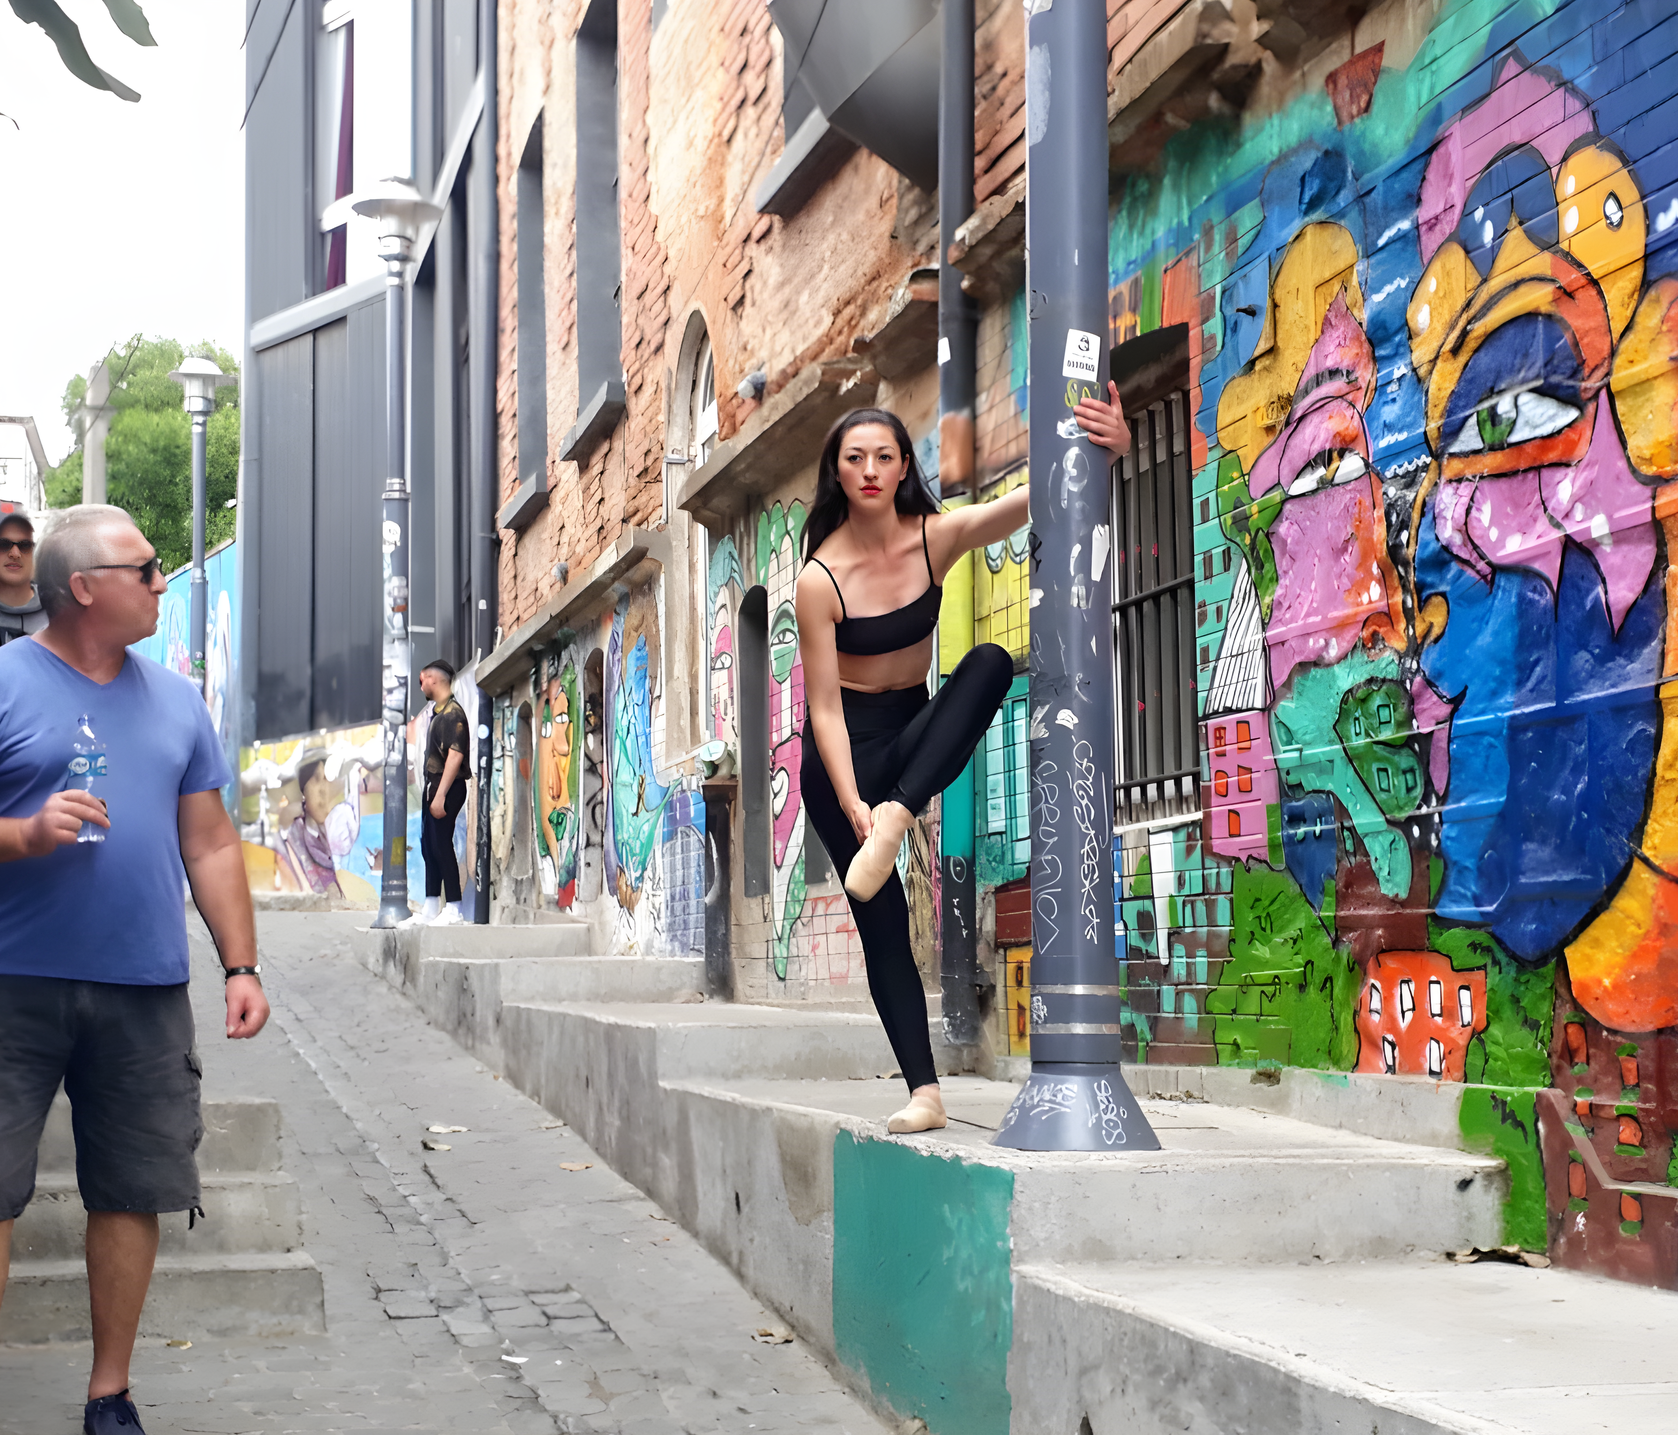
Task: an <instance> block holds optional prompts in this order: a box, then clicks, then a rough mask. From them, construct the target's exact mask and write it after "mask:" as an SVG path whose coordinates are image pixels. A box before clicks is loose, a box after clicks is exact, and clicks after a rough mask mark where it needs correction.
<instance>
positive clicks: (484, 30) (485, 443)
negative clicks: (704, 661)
mask: <svg viewBox="0 0 1678 1435" xmlns="http://www.w3.org/2000/svg"><path fill="white" fill-rule="evenodd" d="M498 53H499V52H498V49H497V40H496V7H495V6H494V5H493V4H484V5H480V6H479V7H478V71H479V73H480V74H481V75H482V77H483V89H484V112H483V116H482V118H481V119H479V121H478V129H477V133H476V134H474V135H473V137H472V176H471V197H470V199H469V201H468V204H467V210H466V224H467V245H468V249H469V252H470V254H471V261H470V263H471V268H470V270H469V272H468V276H467V290H466V292H467V308H468V313H469V315H470V320H469V322H470V325H471V328H470V335H471V337H470V341H469V342H470V353H471V369H472V372H471V380H472V393H471V398H470V401H469V421H470V428H469V430H468V432H469V433H470V435H471V443H472V459H471V465H472V469H471V490H470V492H471V498H470V502H469V505H468V507H469V510H470V511H469V513H468V515H467V516H468V517H469V518H470V520H471V524H472V556H471V588H470V590H469V591H470V592H471V595H472V634H471V641H472V646H473V648H474V650H475V651H474V658H475V660H476V661H477V662H478V663H482V662H483V661H484V660H485V659H486V658H488V657H489V655H490V652H491V651H492V650H493V649H494V647H495V620H496V614H497V607H498V604H497V597H498V594H497V581H498V577H499V573H498V569H499V565H498V564H497V562H496V550H497V548H498V547H499V544H498V541H497V533H496V527H495V509H496V500H497V499H498V497H499V496H500V495H499V485H500V478H501V475H500V467H499V465H498V463H497V462H496V459H497V455H498V452H499V444H498V442H497V439H498V435H497V432H496V424H497V417H496V408H495V370H496V362H497V352H496V350H497V344H498V339H499V335H500V326H499V324H498V323H497V317H498V315H497V309H498V304H499V297H500V285H499V268H498V265H499V256H500V243H501V241H500V213H499V208H498V195H499V188H498V186H497V183H496V150H497V145H496V133H497V124H498V122H499V115H498V112H497V109H496V84H495V78H496V57H497V54H498ZM493 714H494V704H493V700H492V699H491V697H490V695H489V694H488V693H487V692H485V691H484V689H483V687H482V686H481V685H480V686H479V688H478V711H477V713H476V714H475V718H474V720H475V722H476V732H477V738H478V757H477V764H476V769H475V770H476V772H477V777H478V802H477V807H476V812H477V819H478V820H477V831H476V832H475V833H473V836H472V853H473V856H472V885H473V887H474V889H475V890H476V893H477V897H476V900H475V902H474V904H473V908H472V919H473V921H474V922H478V923H484V922H488V921H489V897H490V872H489V818H490V812H489V788H490V782H489V769H490V764H491V763H492V762H493V761H494V760H495V759H494V749H493V744H492V742H491V737H490V728H491V725H492V723H493V721H494V717H493Z"/></svg>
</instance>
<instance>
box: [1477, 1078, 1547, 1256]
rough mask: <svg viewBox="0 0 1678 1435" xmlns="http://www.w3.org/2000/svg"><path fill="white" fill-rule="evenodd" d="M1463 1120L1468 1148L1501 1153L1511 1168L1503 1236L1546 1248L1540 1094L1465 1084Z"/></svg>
mask: <svg viewBox="0 0 1678 1435" xmlns="http://www.w3.org/2000/svg"><path fill="white" fill-rule="evenodd" d="M1457 1124H1458V1127H1459V1129H1460V1130H1461V1131H1462V1142H1463V1146H1464V1148H1465V1149H1467V1150H1470V1151H1480V1152H1483V1153H1485V1154H1486V1155H1489V1156H1496V1157H1498V1158H1499V1159H1500V1160H1502V1161H1503V1162H1504V1163H1505V1164H1506V1165H1507V1166H1508V1167H1509V1194H1508V1196H1506V1197H1505V1198H1504V1201H1503V1239H1504V1241H1505V1243H1507V1244H1509V1245H1516V1246H1521V1247H1523V1248H1524V1249H1526V1250H1529V1251H1541V1250H1543V1249H1544V1248H1545V1245H1546V1243H1547V1242H1548V1239H1549V1220H1548V1217H1547V1215H1546V1211H1545V1205H1544V1158H1543V1155H1542V1154H1541V1153H1540V1151H1539V1149H1538V1097H1537V1094H1536V1093H1535V1092H1533V1091H1531V1090H1521V1089H1514V1088H1509V1087H1501V1088H1500V1087H1496V1086H1468V1087H1464V1088H1463V1093H1462V1105H1461V1107H1460V1108H1458V1113H1457Z"/></svg>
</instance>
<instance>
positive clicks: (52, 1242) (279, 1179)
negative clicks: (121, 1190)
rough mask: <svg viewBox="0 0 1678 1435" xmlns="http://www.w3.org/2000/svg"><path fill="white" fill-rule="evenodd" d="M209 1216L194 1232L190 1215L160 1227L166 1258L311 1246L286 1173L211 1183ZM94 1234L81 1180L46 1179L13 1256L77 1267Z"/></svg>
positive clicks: (174, 1215)
mask: <svg viewBox="0 0 1678 1435" xmlns="http://www.w3.org/2000/svg"><path fill="white" fill-rule="evenodd" d="M203 1204H204V1215H203V1216H202V1217H201V1218H200V1219H199V1220H198V1221H197V1222H195V1223H193V1224H192V1225H191V1226H189V1224H188V1219H187V1213H186V1212H185V1211H172V1212H169V1213H167V1214H165V1215H163V1216H161V1217H160V1218H159V1220H158V1225H159V1226H160V1227H161V1232H160V1236H161V1243H160V1245H159V1250H160V1251H161V1252H162V1253H163V1254H164V1255H178V1256H181V1257H183V1258H186V1259H192V1258H195V1257H197V1256H200V1255H217V1256H235V1255H238V1254H240V1253H242V1252H243V1253H247V1254H251V1255H255V1254H258V1253H264V1252H269V1253H271V1252H275V1251H296V1250H299V1249H301V1248H302V1245H303V1211H302V1205H301V1202H300V1200H299V1197H298V1192H297V1182H296V1181H295V1180H294V1179H293V1178H292V1177H290V1176H287V1175H285V1174H284V1173H282V1172H279V1171H264V1172H261V1173H259V1174H250V1175H243V1176H206V1177H204V1178H203ZM86 1232H87V1212H86V1210H84V1209H83V1207H82V1200H81V1194H80V1192H78V1191H77V1189H76V1178H75V1176H74V1175H72V1174H69V1173H55V1174H52V1175H43V1176H41V1177H40V1179H39V1180H38V1181H37V1182H36V1186H35V1195H34V1197H33V1199H32V1200H31V1201H30V1202H29V1204H28V1206H26V1207H25V1208H24V1212H23V1214H22V1215H21V1216H19V1217H18V1220H17V1226H16V1228H15V1229H14V1230H13V1232H12V1254H13V1255H14V1257H16V1258H17V1259H19V1260H27V1261H76V1260H79V1259H80V1258H81V1255H82V1249H83V1240H84V1237H85V1235H86Z"/></svg>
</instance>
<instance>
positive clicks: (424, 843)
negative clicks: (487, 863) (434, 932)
mask: <svg viewBox="0 0 1678 1435" xmlns="http://www.w3.org/2000/svg"><path fill="white" fill-rule="evenodd" d="M441 781H442V779H441V778H438V777H427V778H426V780H425V794H424V797H423V799H422V800H423V802H424V804H425V805H424V807H422V808H421V810H420V856H422V857H423V858H425V895H426V896H427V897H441V898H442V899H443V900H444V901H445V902H458V901H459V900H460V864H459V863H458V862H456V861H455V856H454V820H455V818H457V817H458V816H460V809H461V808H463V807H464V806H466V779H465V778H464V777H461V776H459V775H458V774H457V775H456V777H455V780H454V783H453V784H452V785H451V786H450V788H449V790H448V791H447V792H446V793H445V794H444V795H443V813H444V815H443V816H442V817H433V816H432V815H431V800H432V799H433V798H434V797H436V795H437V784H438V783H439V782H441Z"/></svg>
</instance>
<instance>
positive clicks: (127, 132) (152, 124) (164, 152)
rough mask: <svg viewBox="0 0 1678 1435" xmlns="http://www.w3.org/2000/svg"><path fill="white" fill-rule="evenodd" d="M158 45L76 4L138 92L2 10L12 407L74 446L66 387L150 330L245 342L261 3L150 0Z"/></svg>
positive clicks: (105, 58)
mask: <svg viewBox="0 0 1678 1435" xmlns="http://www.w3.org/2000/svg"><path fill="white" fill-rule="evenodd" d="M140 2H141V7H142V8H143V9H144V10H145V12H146V18H147V19H148V20H149V21H150V22H151V29H152V34H153V35H154V36H155V37H156V38H157V46H156V48H155V49H142V48H140V47H139V46H138V45H135V44H134V43H133V42H132V41H131V40H129V39H127V38H126V37H125V36H124V35H122V34H121V33H120V32H119V31H118V30H117V28H116V27H115V26H114V25H112V24H111V22H110V19H109V17H108V16H107V14H106V11H105V7H104V6H103V5H102V4H100V3H99V0H60V3H61V4H62V5H63V8H64V9H65V11H66V12H67V13H68V14H69V15H70V16H71V18H73V19H74V20H75V21H76V22H77V24H79V25H80V26H81V30H82V37H83V39H84V40H85V41H86V42H87V47H88V50H89V51H90V53H91V54H92V56H93V60H94V63H95V64H97V65H99V66H100V67H101V68H103V69H104V70H106V71H108V72H109V73H111V74H113V75H115V76H116V77H117V78H118V79H119V80H122V81H123V82H124V83H125V84H127V85H129V86H130V87H131V88H133V89H136V90H138V91H139V92H140V102H139V103H138V104H128V103H126V102H124V101H122V100H118V99H117V98H115V97H114V96H113V95H110V94H108V93H106V92H105V91H103V90H93V89H89V88H88V87H87V86H86V85H84V84H82V82H81V81H80V80H77V79H75V78H74V77H73V76H72V75H71V74H70V73H69V71H67V70H66V69H65V68H64V67H63V65H61V64H60V63H59V60H58V52H57V50H56V49H55V48H54V47H53V44H52V42H51V41H50V40H49V39H48V38H47V37H46V35H45V34H44V33H43V32H42V31H41V30H40V29H39V28H37V27H36V26H34V25H24V24H23V23H22V22H21V21H20V20H18V19H17V17H16V16H14V15H13V14H12V11H11V7H10V6H9V5H0V113H4V114H6V115H8V116H10V117H11V119H12V120H15V121H16V122H17V126H18V127H17V128H16V129H14V128H13V127H12V125H11V124H10V123H9V122H8V121H6V120H0V413H8V414H30V413H32V414H34V416H35V422H36V424H37V425H38V426H39V428H40V431H41V441H42V444H43V445H44V446H45V448H46V452H47V461H48V462H49V463H58V462H60V461H61V460H62V459H63V457H64V455H65V453H66V452H67V451H68V450H69V447H70V431H69V429H68V428H66V427H65V425H64V419H63V414H62V412H61V410H60V408H59V404H60V401H61V399H62V397H63V394H64V385H65V383H66V382H67V381H68V380H69V378H70V376H71V375H72V374H73V373H78V372H79V373H85V372H86V371H87V370H88V368H89V367H90V366H91V365H92V364H93V363H94V361H95V360H97V359H99V358H100V357H101V356H102V355H103V354H104V353H105V351H106V349H107V348H109V347H110V346H111V345H112V344H116V343H121V342H123V341H124V340H126V339H128V338H129V337H130V336H131V335H133V334H135V333H142V334H145V335H146V336H147V337H148V338H149V337H153V336H161V337H166V338H174V339H179V340H181V341H182V342H183V343H189V344H190V343H196V342H198V341H199V340H202V339H208V340H210V341H211V342H213V343H216V344H220V345H221V346H222V347H223V348H225V349H229V350H231V351H232V352H233V353H234V354H235V355H237V354H238V353H239V352H240V348H241V341H240V324H241V322H242V316H243V312H244V210H245V204H244V172H245V157H244V147H243V135H242V133H241V131H240V129H239V120H240V117H241V110H242V105H243V96H244V75H245V62H244V52H243V51H242V50H241V49H240V42H241V40H242V39H243V32H244V19H245V7H244V5H242V4H240V3H238V0H140Z"/></svg>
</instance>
